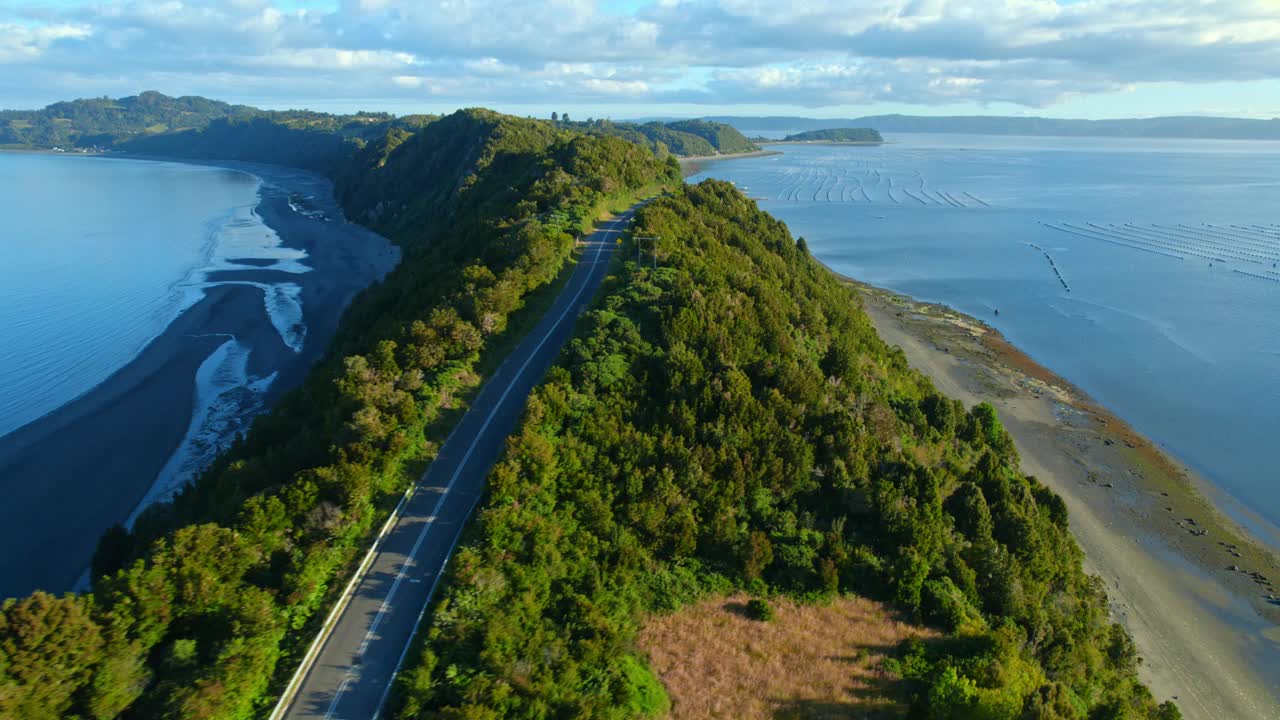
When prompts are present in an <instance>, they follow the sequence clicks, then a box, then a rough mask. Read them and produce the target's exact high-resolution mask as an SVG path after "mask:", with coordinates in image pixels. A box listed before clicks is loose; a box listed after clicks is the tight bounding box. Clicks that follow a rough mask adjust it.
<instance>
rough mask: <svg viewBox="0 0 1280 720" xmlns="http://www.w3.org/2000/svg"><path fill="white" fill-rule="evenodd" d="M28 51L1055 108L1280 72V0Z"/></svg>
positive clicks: (525, 10) (29, 60)
mask: <svg viewBox="0 0 1280 720" xmlns="http://www.w3.org/2000/svg"><path fill="white" fill-rule="evenodd" d="M290 7H292V5H291V6H290ZM6 14H8V15H10V16H11V17H6V16H5V15H6ZM16 63H22V64H23V65H24V67H25V68H26V69H27V70H28V72H27V73H26V75H25V76H24V78H25V79H19V78H15V77H10V78H7V79H5V80H3V81H0V90H4V91H5V92H7V93H11V92H17V91H18V90H19V89H20V88H19V86H20V85H21V84H22V83H24V82H25V83H27V85H28V86H29V88H30V89H28V90H27V92H34V89H35V88H38V87H41V84H52V85H51V87H52V88H54V89H56V90H57V91H58V94H59V95H68V94H81V95H96V94H100V93H102V92H107V91H108V88H115V87H119V86H121V85H122V84H124V83H125V82H126V81H129V82H133V83H134V86H133V87H132V88H127V89H126V91H136V90H141V89H144V88H146V87H151V85H147V84H145V83H147V82H148V81H149V80H151V79H153V78H168V79H169V80H170V82H173V83H177V82H189V83H191V85H189V86H187V87H161V88H159V89H162V90H168V91H171V92H175V91H187V92H212V91H213V90H214V89H219V88H222V87H230V88H232V91H233V92H234V91H235V88H236V87H237V85H236V82H234V81H235V80H238V81H239V87H252V88H259V89H261V91H262V92H264V93H270V92H272V88H274V92H275V93H278V94H279V95H280V96H281V97H282V99H284V100H287V99H288V97H289V96H290V95H291V94H292V95H296V96H301V95H297V93H298V92H299V88H300V87H305V89H306V92H307V93H310V94H308V95H305V96H302V97H316V96H317V95H318V96H321V97H335V98H351V99H359V98H367V97H371V95H370V94H371V93H385V94H386V96H387V97H388V98H406V97H414V96H417V95H423V94H430V95H431V96H433V97H440V98H451V99H455V100H457V101H458V102H459V103H481V102H513V103H516V102H544V101H557V100H558V99H559V97H561V96H564V95H568V96H571V97H573V98H578V99H581V100H583V101H590V100H592V99H596V100H599V101H601V102H627V101H635V102H638V101H645V102H653V101H688V102H702V103H714V104H720V105H730V104H735V103H746V102H750V103H755V104H761V103H764V104H778V103H785V104H800V105H806V106H814V107H817V106H823V105H843V104H851V103H866V102H897V103H919V104H938V103H944V104H945V103H952V102H966V103H997V102H999V103H1016V104H1019V105H1023V106H1026V107H1032V108H1038V107H1044V106H1047V105H1052V104H1054V103H1056V102H1060V101H1061V100H1062V99H1064V98H1068V97H1072V96H1075V95H1080V94H1089V93H1098V92H1111V91H1116V90H1121V89H1124V88H1128V87H1133V86H1135V85H1140V84H1143V83H1164V82H1183V83H1187V82H1192V83H1195V82H1217V81H1224V80H1231V81H1250V80H1260V79H1273V78H1280V5H1277V4H1276V0H1083V1H1081V2H1071V3H1068V2H1065V1H1061V2H1060V1H1055V0H803V1H798V2H796V3H793V5H791V6H785V7H784V6H782V5H779V4H778V3H777V0H653V1H652V2H649V3H648V4H646V5H644V6H642V7H641V8H640V9H639V10H638V11H636V12H634V13H617V12H612V11H609V10H606V9H604V8H603V7H602V6H601V5H599V4H598V3H597V2H596V0H546V2H541V3H531V2H527V1H526V0H340V2H339V3H338V6H337V9H336V10H333V11H324V10H316V9H302V10H297V9H285V8H283V7H279V6H276V5H273V4H272V2H270V1H269V0H208V1H207V2H200V3H184V2H178V1H176V0H170V1H156V0H126V1H124V2H114V3H110V2H109V3H107V4H104V5H100V6H99V5H85V6H82V7H79V8H73V9H69V10H57V9H50V8H46V7H38V6H32V5H20V6H16V7H14V8H13V9H5V10H0V64H16ZM0 72H2V71H0ZM301 75H305V78H301V79H300V76H301ZM205 88H211V89H208V90H207V89H205ZM373 97H377V96H373ZM233 99H234V98H233Z"/></svg>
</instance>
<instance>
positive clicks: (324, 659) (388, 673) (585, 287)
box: [273, 208, 635, 720]
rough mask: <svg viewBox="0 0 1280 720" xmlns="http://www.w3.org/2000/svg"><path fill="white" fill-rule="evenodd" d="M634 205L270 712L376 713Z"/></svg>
mask: <svg viewBox="0 0 1280 720" xmlns="http://www.w3.org/2000/svg"><path fill="white" fill-rule="evenodd" d="M634 210H635V208H632V209H631V210H629V211H628V212H627V213H626V214H624V215H622V216H621V217H619V218H618V219H617V220H615V221H614V222H613V223H611V224H610V225H608V226H606V228H605V229H603V230H599V231H597V232H595V233H593V234H592V235H590V236H589V237H588V238H587V241H586V242H587V247H586V251H585V252H584V253H583V255H582V259H581V261H580V262H579V264H578V267H577V268H576V269H575V270H574V272H573V275H572V276H571V277H570V278H569V282H568V284H567V285H566V286H565V288H564V290H562V291H561V293H560V297H558V298H557V299H556V302H555V304H554V305H553V306H552V307H551V309H550V310H549V311H548V312H547V314H546V315H545V316H544V317H543V318H542V320H541V322H539V323H538V325H537V327H535V328H534V329H533V331H532V332H530V333H529V334H528V336H526V337H525V338H524V340H523V341H521V343H520V345H519V347H517V348H516V350H515V351H514V352H513V353H512V354H511V355H510V356H509V357H508V358H507V359H506V361H505V362H504V363H503V364H502V367H500V368H499V369H498V372H497V373H495V374H494V376H493V377H492V378H490V379H489V381H488V382H487V383H486V384H485V386H484V388H483V389H482V390H481V391H480V394H479V395H478V396H477V398H476V401H475V403H474V404H473V405H472V407H471V409H470V410H469V411H468V412H467V414H466V415H465V416H463V418H462V421H461V422H460V423H459V424H458V426H457V427H456V428H455V429H454V431H453V434H452V435H450V436H449V439H448V440H446V441H445V444H444V446H443V447H442V448H441V449H440V455H439V456H438V457H437V458H436V459H435V461H434V462H432V463H431V465H430V467H428V468H427V472H426V474H425V475H423V477H422V478H421V479H420V480H419V481H418V484H417V486H416V488H415V490H414V493H413V495H412V496H411V497H410V498H409V499H408V500H407V501H405V502H404V503H402V505H401V507H400V509H399V512H398V513H397V516H396V519H395V520H394V521H393V522H392V524H391V525H390V526H389V529H387V530H386V533H385V534H384V535H383V536H382V539H381V540H379V541H378V543H377V545H376V546H375V548H374V551H373V554H372V555H371V558H372V559H371V561H370V562H369V563H368V566H367V568H366V570H365V571H364V573H363V574H361V575H358V576H357V579H356V580H355V581H354V582H353V585H352V587H351V588H349V589H348V590H349V598H350V600H349V602H348V603H347V604H346V606H345V607H344V608H343V609H341V610H340V611H338V613H339V614H338V615H337V616H336V620H334V621H333V623H332V625H330V626H329V627H331V628H332V629H331V631H330V632H329V633H328V636H327V637H325V638H324V639H323V640H322V641H319V645H318V646H317V647H315V648H313V650H316V651H317V652H315V654H314V656H313V657H310V658H309V659H311V660H312V662H310V663H309V664H308V665H304V666H303V669H302V670H301V671H300V684H299V685H298V686H297V692H296V693H295V694H294V695H293V697H292V699H291V702H289V704H288V705H287V707H281V708H277V714H276V715H275V716H273V717H276V716H280V717H285V718H290V719H297V720H300V719H302V718H324V719H325V720H338V719H339V718H341V719H342V720H367V719H369V718H374V717H376V716H377V714H378V712H379V711H380V710H381V707H382V704H383V703H384V702H385V701H386V698H387V695H388V692H389V690H390V687H391V681H392V679H393V678H394V677H395V674H396V672H397V671H398V670H399V667H400V664H401V663H402V662H403V661H404V658H405V654H406V653H407V651H408V646H409V643H410V641H411V640H412V638H413V633H414V629H415V628H416V627H417V624H418V622H419V620H420V619H421V617H422V613H423V611H424V609H425V608H426V605H427V602H428V601H429V600H430V599H431V595H432V593H433V592H434V591H435V587H436V582H437V580H438V579H439V576H440V573H441V571H442V570H443V569H444V566H445V564H446V563H447V562H448V560H449V556H450V555H451V554H452V553H453V548H454V545H455V544H456V543H457V541H458V536H459V534H460V533H461V531H462V528H463V525H464V524H465V523H466V520H467V517H468V516H469V515H470V514H471V511H472V509H473V508H474V507H475V505H476V503H477V502H478V501H479V499H480V496H481V494H482V493H483V492H484V486H485V478H486V476H487V475H488V473H489V468H490V467H491V466H492V465H493V463H494V461H495V460H497V458H498V454H499V453H500V452H501V450H502V448H503V445H504V443H505V440H506V438H507V436H508V435H509V434H511V432H512V430H514V429H515V426H516V423H517V422H518V421H519V419H520V415H521V414H522V413H523V412H524V406H525V400H526V399H527V398H528V396H529V392H530V391H531V390H532V389H533V387H534V386H535V385H537V384H538V382H540V381H541V380H542V377H543V375H545V374H546V372H547V370H548V369H549V368H550V367H551V364H552V362H554V361H555V358H556V356H557V355H558V354H559V352H560V349H561V347H563V346H564V344H565V343H566V342H567V341H568V340H569V337H570V336H571V335H572V334H573V326H574V319H575V318H577V316H578V315H579V314H580V313H581V312H582V311H583V309H584V308H585V307H586V305H587V304H588V303H589V302H590V300H591V298H592V296H593V295H594V294H595V291H596V289H597V288H599V287H600V282H601V280H603V279H604V274H605V270H606V268H607V267H608V264H609V260H610V258H611V257H612V255H613V251H614V248H615V247H616V243H617V238H618V233H620V232H621V231H622V229H623V228H624V227H625V226H626V223H627V222H629V221H630V219H631V214H632V213H633V212H634ZM297 680H298V678H295V681H297ZM286 697H287V696H286ZM280 710H283V713H280V712H279V711H280Z"/></svg>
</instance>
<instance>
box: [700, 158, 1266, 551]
mask: <svg viewBox="0 0 1280 720" xmlns="http://www.w3.org/2000/svg"><path fill="white" fill-rule="evenodd" d="M887 140H888V141H889V142H888V143H887V144H885V145H882V146H876V147H856V146H838V145H805V146H794V147H793V146H786V147H783V148H781V149H783V150H784V154H782V155H775V156H770V157H763V158H753V159H743V160H732V161H725V162H720V163H712V164H710V165H707V166H705V167H704V171H703V172H702V173H701V174H699V175H696V176H694V177H691V178H689V180H690V182H697V181H698V180H701V179H702V178H704V177H717V178H721V179H724V180H730V181H733V182H735V183H736V184H737V185H738V187H739V188H740V189H742V190H743V191H744V192H745V193H746V194H747V195H749V196H751V197H754V198H757V199H758V201H759V204H760V206H761V207H762V208H763V209H765V210H767V211H768V212H770V213H772V214H773V215H774V216H776V217H778V218H780V219H781V220H783V221H785V222H786V223H787V225H788V226H789V227H790V228H791V231H792V233H793V234H795V235H798V236H803V237H805V239H806V241H807V242H808V245H809V248H810V251H811V252H812V253H813V254H814V255H815V256H816V257H818V258H820V259H821V260H822V261H823V262H825V263H826V264H827V265H829V266H830V267H832V268H833V269H835V270H836V271H838V272H841V273H843V274H846V275H849V276H852V277H856V278H858V279H860V280H863V281H866V282H869V283H872V284H874V285H879V286H882V287H887V288H890V289H893V290H896V291H899V292H903V293H906V294H908V295H911V296H914V297H916V298H919V299H921V300H927V301H933V302H941V303H945V304H947V305H950V306H952V307H955V308H957V309H959V310H961V311H963V312H966V313H969V314H971V315H974V316H976V317H978V318H980V319H982V320H984V321H986V322H988V323H989V324H991V325H992V326H994V327H996V328H998V329H999V330H1000V331H1001V332H1003V333H1004V334H1005V335H1006V336H1007V337H1008V338H1009V339H1010V341H1012V342H1013V343H1015V344H1016V345H1017V346H1018V347H1019V348H1021V349H1023V350H1024V351H1026V352H1027V353H1028V354H1029V355H1031V356H1032V357H1034V358H1035V359H1036V360H1037V361H1039V362H1041V363H1043V364H1044V365H1046V366H1047V367H1049V368H1051V369H1053V370H1054V371H1056V372H1058V373H1059V374H1061V375H1062V376H1064V377H1066V378H1067V379H1069V380H1071V381H1072V382H1074V383H1076V384H1077V385H1079V386H1080V387H1081V388H1083V389H1084V390H1085V391H1086V392H1089V393H1090V394H1091V395H1093V396H1094V398H1096V399H1097V400H1099V401H1101V402H1102V403H1104V404H1105V405H1107V406H1108V407H1109V408H1111V409H1112V410H1113V411H1115V412H1117V413H1118V414H1119V415H1121V416H1122V417H1124V418H1125V419H1126V420H1128V421H1129V422H1131V423H1132V424H1133V425H1134V426H1135V427H1137V428H1138V429H1139V430H1141V431H1142V432H1144V433H1145V434H1147V435H1148V436H1149V437H1151V438H1152V439H1153V440H1155V441H1157V442H1159V443H1160V444H1162V445H1163V446H1165V447H1167V448H1168V449H1170V450H1171V451H1172V452H1173V453H1174V454H1175V456H1177V457H1178V458H1180V459H1182V460H1183V461H1185V462H1187V463H1188V464H1189V465H1191V466H1192V467H1193V468H1194V469H1195V470H1197V471H1199V472H1200V473H1202V474H1203V475H1204V476H1206V477H1207V478H1208V479H1209V480H1211V481H1212V482H1214V483H1215V485H1217V486H1218V487H1219V488H1221V489H1222V490H1224V491H1225V492H1226V493H1227V494H1228V495H1229V496H1230V497H1231V498H1232V499H1234V500H1235V501H1236V503H1238V504H1239V505H1241V506H1243V507H1244V508H1247V510H1248V511H1252V513H1255V514H1256V515H1257V516H1260V517H1261V518H1263V519H1264V520H1265V521H1267V522H1269V523H1270V524H1272V525H1280V463H1278V462H1277V460H1276V452H1275V449H1276V436H1277V435H1276V434H1277V431H1280V143H1267V142H1240V141H1204V140H1128V139H1062V138H1004V137H986V136H962V135H933V136H930V135H899V136H896V137H890V138H887ZM997 310H998V311H999V314H998V315H997V314H996V311H997ZM1228 509H1230V508H1228ZM1237 516H1238V517H1239V518H1240V519H1242V520H1244V521H1246V523H1248V522H1249V518H1248V517H1247V513H1245V514H1237ZM1256 527H1258V526H1257V525H1256V524H1255V528H1256Z"/></svg>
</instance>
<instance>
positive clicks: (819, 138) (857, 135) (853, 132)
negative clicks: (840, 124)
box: [782, 128, 884, 143]
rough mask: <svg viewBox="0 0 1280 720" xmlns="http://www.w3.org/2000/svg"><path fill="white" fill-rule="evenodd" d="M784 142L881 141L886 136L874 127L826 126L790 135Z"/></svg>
mask: <svg viewBox="0 0 1280 720" xmlns="http://www.w3.org/2000/svg"><path fill="white" fill-rule="evenodd" d="M782 142H836V143H881V142H884V138H882V137H880V133H879V132H878V131H876V130H875V129H874V128H826V129H823V130H808V131H806V132H802V133H796V134H794V135H788V136H786V137H785V138H783V139H782Z"/></svg>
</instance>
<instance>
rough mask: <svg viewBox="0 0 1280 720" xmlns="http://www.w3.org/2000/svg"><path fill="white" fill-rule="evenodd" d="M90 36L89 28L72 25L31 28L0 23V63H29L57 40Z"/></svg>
mask: <svg viewBox="0 0 1280 720" xmlns="http://www.w3.org/2000/svg"><path fill="white" fill-rule="evenodd" d="M92 34H93V30H92V29H91V28H90V27H88V26H86V25H79V24H74V23H56V24H49V25H39V26H35V27H31V26H26V25H19V24H16V23H6V22H0V63H19V62H31V61H33V60H37V59H39V58H40V56H41V55H43V54H44V53H45V51H46V50H48V48H49V46H50V45H52V44H53V43H55V42H57V41H59V40H82V39H84V38H87V37H89V36H90V35H92Z"/></svg>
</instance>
